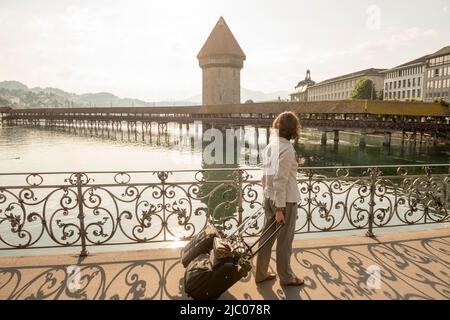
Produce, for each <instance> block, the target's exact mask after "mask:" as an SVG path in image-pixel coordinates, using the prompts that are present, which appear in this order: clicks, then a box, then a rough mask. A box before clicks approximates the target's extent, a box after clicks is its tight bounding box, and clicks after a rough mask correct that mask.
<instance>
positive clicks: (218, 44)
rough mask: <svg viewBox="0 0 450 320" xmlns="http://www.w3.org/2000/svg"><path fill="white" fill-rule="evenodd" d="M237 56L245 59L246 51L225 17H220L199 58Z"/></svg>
mask: <svg viewBox="0 0 450 320" xmlns="http://www.w3.org/2000/svg"><path fill="white" fill-rule="evenodd" d="M224 55H225V56H235V57H239V58H241V59H242V60H245V53H244V52H243V51H242V49H241V47H240V46H239V43H238V42H237V41H236V38H235V37H234V35H233V33H232V32H231V30H230V28H229V27H228V25H227V23H226V22H225V19H224V18H223V17H220V18H219V21H217V23H216V26H215V27H214V29H213V30H212V31H211V34H210V35H209V37H208V39H207V40H206V42H205V44H204V45H203V47H202V48H201V50H200V52H199V53H198V55H197V58H198V59H202V58H206V57H210V56H224Z"/></svg>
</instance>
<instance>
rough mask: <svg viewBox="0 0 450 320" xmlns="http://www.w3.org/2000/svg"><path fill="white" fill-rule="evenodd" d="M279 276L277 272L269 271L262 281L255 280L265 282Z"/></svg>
mask: <svg viewBox="0 0 450 320" xmlns="http://www.w3.org/2000/svg"><path fill="white" fill-rule="evenodd" d="M276 278H277V275H276V274H275V273H272V272H269V273H268V274H267V277H265V278H264V279H262V280H260V281H255V282H256V283H263V282H266V281H270V280H274V279H276Z"/></svg>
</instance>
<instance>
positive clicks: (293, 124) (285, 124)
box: [272, 111, 300, 140]
mask: <svg viewBox="0 0 450 320" xmlns="http://www.w3.org/2000/svg"><path fill="white" fill-rule="evenodd" d="M272 128H273V129H277V130H278V135H279V136H280V137H283V138H285V139H287V140H293V139H297V138H298V137H299V136H300V121H299V120H298V117H297V115H296V114H295V113H294V112H292V111H286V112H283V113H280V114H279V115H278V116H277V117H276V118H275V120H274V121H273V123H272Z"/></svg>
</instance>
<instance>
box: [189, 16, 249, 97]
mask: <svg viewBox="0 0 450 320" xmlns="http://www.w3.org/2000/svg"><path fill="white" fill-rule="evenodd" d="M197 59H198V61H199V65H200V68H202V72H203V98H202V100H203V101H202V103H203V105H218V104H238V103H241V69H242V68H243V66H244V60H245V54H244V52H243V51H242V49H241V47H240V46H239V44H238V42H237V41H236V38H235V37H234V36H233V33H232V32H231V30H230V28H228V25H227V24H226V22H225V20H224V19H223V17H220V19H219V21H217V24H216V26H215V27H214V29H213V30H212V31H211V34H210V35H209V37H208V39H207V40H206V42H205V44H204V45H203V47H202V49H201V50H200V52H199V53H198V55H197Z"/></svg>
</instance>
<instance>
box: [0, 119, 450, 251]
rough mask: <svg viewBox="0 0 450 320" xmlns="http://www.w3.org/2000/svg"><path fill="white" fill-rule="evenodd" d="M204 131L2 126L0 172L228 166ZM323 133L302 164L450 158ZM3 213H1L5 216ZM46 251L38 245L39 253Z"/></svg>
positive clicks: (300, 148)
mask: <svg viewBox="0 0 450 320" xmlns="http://www.w3.org/2000/svg"><path fill="white" fill-rule="evenodd" d="M256 133H258V134H256ZM267 134H268V131H267V130H265V129H262V128H260V129H258V130H257V129H255V128H252V127H246V128H245V139H246V140H247V142H248V143H247V146H244V147H243V148H242V149H241V150H240V152H242V153H243V154H247V155H248V154H251V153H252V152H256V153H258V152H260V151H261V150H262V149H263V148H264V146H265V145H266V143H267V138H268V137H267ZM204 135H205V132H204V131H203V128H202V127H201V125H190V126H186V125H183V126H180V125H178V124H169V125H168V127H167V130H166V131H165V132H160V133H159V134H158V130H157V127H153V128H152V129H151V131H150V132H144V133H142V132H141V131H140V130H138V131H137V132H127V131H126V130H123V131H121V132H115V133H112V132H109V133H106V132H95V131H92V130H91V131H89V130H85V131H81V132H76V133H74V132H67V130H62V129H53V130H50V129H44V128H31V127H22V126H0V173H22V172H33V173H34V172H77V171H116V172H122V171H136V170H139V171H140V170H142V171H155V170H178V169H180V170H182V169H202V168H203V169H204V168H217V167H222V166H223V165H218V164H215V165H214V164H208V161H207V160H206V159H205V145H206V144H205V142H204V141H203V142H200V144H198V143H196V141H198V140H199V139H200V141H202V139H203V137H204ZM320 138H321V133H320V132H318V131H316V130H303V131H302V135H301V139H300V141H299V143H298V144H296V145H295V148H296V150H297V153H298V157H299V163H300V165H302V166H308V167H312V166H314V167H322V166H369V165H407V164H448V163H450V145H448V144H438V145H433V144H426V143H424V144H419V143H417V144H416V145H413V144H409V143H408V144H405V145H402V144H401V140H400V139H399V138H398V137H395V136H394V137H393V139H392V145H391V146H390V147H384V146H383V145H382V142H383V137H381V136H370V135H369V136H368V139H367V146H366V147H364V148H361V147H359V135H357V134H352V133H343V132H341V133H340V142H339V144H338V145H335V144H334V143H333V137H332V135H331V134H330V136H329V141H328V144H327V145H326V146H323V145H321V143H320ZM221 146H222V147H223V153H224V154H226V153H227V152H229V150H227V149H226V148H227V144H226V142H225V141H223V144H222V145H221ZM215 152H217V150H216V151H215ZM234 152H236V149H234ZM235 162H238V163H232V164H230V163H228V164H227V167H232V168H236V167H246V168H247V167H256V166H257V163H255V161H253V162H252V161H251V160H249V159H248V158H247V159H245V158H244V159H241V160H239V161H235ZM0 187H1V185H0ZM1 218H2V214H1V213H0V220H1ZM5 222H6V221H5V220H3V223H0V232H4V231H2V230H5V229H4V228H8V227H9V226H10V224H9V223H5ZM2 224H3V225H2ZM426 227H428V226H426ZM408 228H415V227H408ZM421 228H424V227H423V226H422V227H421ZM319 236H321V235H319ZM155 246H159V247H161V246H167V245H163V244H160V245H155ZM43 250H44V249H38V250H36V251H34V253H39V252H43ZM65 250H66V249H65ZM74 250H75V251H76V250H77V249H74ZM96 250H100V251H101V250H104V249H96ZM44 251H45V250H44ZM10 253H11V254H12V253H13V252H11V251H8V253H5V252H1V251H0V255H5V254H10ZM15 254H20V253H17V252H16V253H15Z"/></svg>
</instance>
